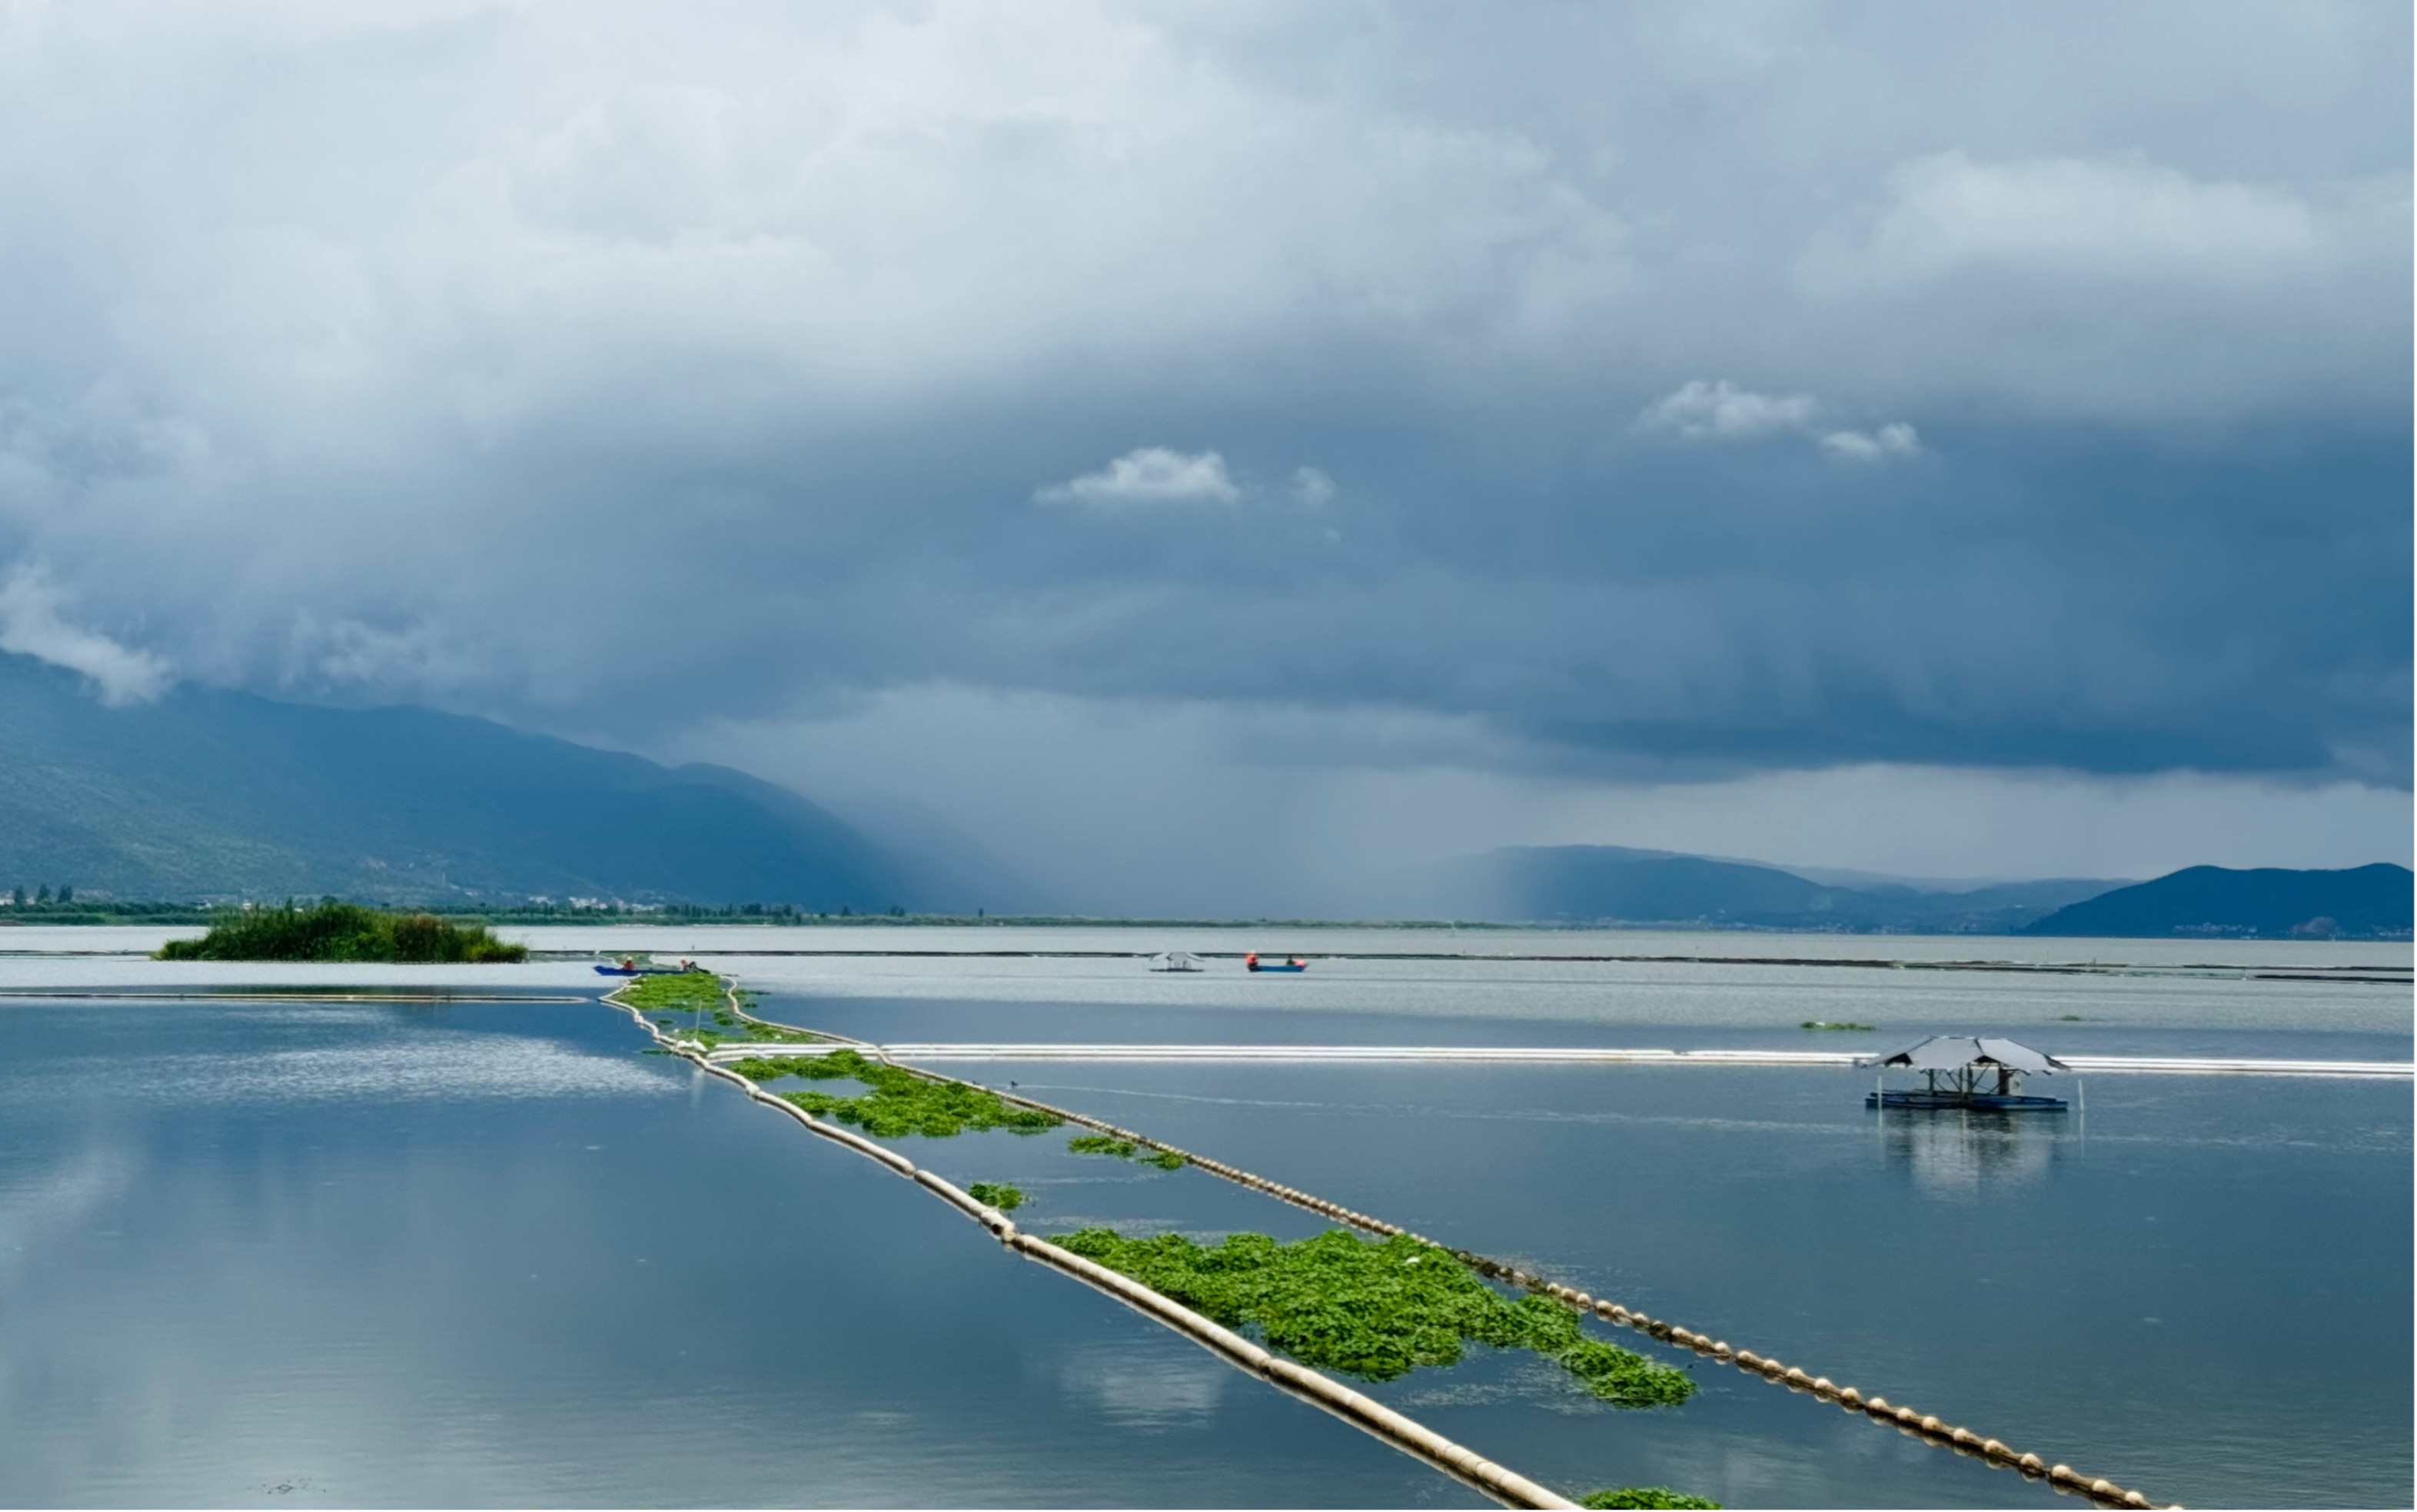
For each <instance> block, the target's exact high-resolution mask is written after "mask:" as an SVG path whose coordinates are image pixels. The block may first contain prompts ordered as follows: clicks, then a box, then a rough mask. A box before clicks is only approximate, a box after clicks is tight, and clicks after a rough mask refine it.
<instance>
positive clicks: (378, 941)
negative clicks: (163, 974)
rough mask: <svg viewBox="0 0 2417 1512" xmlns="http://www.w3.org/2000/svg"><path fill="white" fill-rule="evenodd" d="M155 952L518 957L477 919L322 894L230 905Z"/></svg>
mask: <svg viewBox="0 0 2417 1512" xmlns="http://www.w3.org/2000/svg"><path fill="white" fill-rule="evenodd" d="M159 959H160V960H346V961H350V960H400V961H511V960H527V959H528V947H527V946H525V945H508V944H506V943H505V942H503V941H501V940H498V939H496V938H495V937H494V935H493V934H491V933H489V932H488V931H487V930H486V929H485V927H484V926H481V925H475V924H448V923H447V922H446V921H445V920H443V919H441V918H438V917H437V916H436V915H433V914H394V913H388V911H386V910H385V909H379V908H366V907H363V906H362V905H361V904H359V903H340V902H338V901H336V900H334V899H332V898H330V899H327V900H323V901H321V902H319V903H316V904H314V905H312V907H309V908H297V907H296V906H295V905H293V904H291V903H287V904H285V905H284V906H282V907H279V908H252V909H238V910H230V911H228V912H226V913H223V914H220V915H216V916H215V917H214V918H213V919H212V921H211V924H210V930H209V932H208V933H207V934H205V935H203V936H202V937H201V938H200V939H198V940H171V941H169V942H168V943H167V944H166V945H161V946H160V951H159Z"/></svg>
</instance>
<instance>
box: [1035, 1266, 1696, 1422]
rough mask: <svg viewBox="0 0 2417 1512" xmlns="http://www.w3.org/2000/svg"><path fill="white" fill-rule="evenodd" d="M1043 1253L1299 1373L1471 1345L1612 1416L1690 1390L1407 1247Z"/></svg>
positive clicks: (1630, 1354)
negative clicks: (1287, 1358)
mask: <svg viewBox="0 0 2417 1512" xmlns="http://www.w3.org/2000/svg"><path fill="white" fill-rule="evenodd" d="M1050 1242H1051V1243H1053V1244H1056V1245H1058V1246H1060V1247H1063V1248H1066V1249H1068V1250H1071V1251H1072V1252H1073V1253H1075V1254H1077V1255H1081V1256H1082V1257H1083V1258H1085V1259H1086V1260H1090V1261H1095V1262H1097V1263H1100V1264H1102V1265H1105V1266H1107V1267H1108V1268H1109V1269H1110V1270H1113V1271H1117V1272H1120V1273H1122V1274H1123V1275H1126V1276H1130V1277H1132V1278H1133V1279H1134V1280H1136V1281H1139V1282H1141V1283H1142V1284H1143V1285H1144V1286H1147V1287H1148V1288H1150V1289H1151V1290H1153V1291H1155V1292H1158V1293H1162V1294H1163V1295H1165V1296H1169V1297H1172V1298H1174V1299H1175V1300H1176V1301H1178V1302H1180V1303H1182V1304H1183V1305H1184V1306H1186V1307H1188V1308H1193V1310H1195V1311H1198V1312H1201V1313H1205V1314H1207V1315H1208V1317H1210V1318H1213V1319H1215V1320H1216V1321H1217V1322H1219V1323H1224V1325H1225V1326H1226V1327H1228V1328H1234V1329H1255V1330H1256V1331H1257V1333H1258V1334H1259V1336H1260V1337H1261V1338H1262V1339H1264V1341H1265V1342H1266V1344H1267V1346H1268V1347H1269V1349H1275V1350H1281V1351H1283V1352H1284V1353H1286V1354H1289V1355H1291V1356H1292V1357H1293V1358H1294V1359H1297V1360H1299V1361H1300V1362H1301V1363H1302V1364H1304V1365H1309V1366H1315V1367H1317V1368H1321V1369H1330V1370H1335V1371H1339V1372H1341V1373H1343V1374H1345V1375H1353V1376H1358V1377H1360V1378H1361V1379H1363V1380H1368V1381H1391V1380H1394V1379H1396V1378H1398V1377H1400V1376H1404V1375H1407V1374H1408V1373H1409V1372H1410V1371H1412V1370H1414V1369H1416V1368H1419V1367H1420V1366H1450V1365H1456V1364H1458V1363H1459V1362H1460V1358H1461V1354H1462V1351H1463V1347H1464V1345H1465V1343H1466V1342H1467V1341H1468V1340H1475V1341H1476V1342H1478V1343H1481V1344H1491V1345H1493V1346H1494V1347H1496V1348H1497V1349H1525V1350H1533V1351H1534V1352H1535V1353H1539V1354H1542V1355H1543V1356H1544V1357H1545V1358H1546V1359H1549V1360H1552V1361H1554V1362H1555V1363H1557V1364H1558V1365H1559V1366H1560V1367H1561V1368H1563V1369H1565V1370H1567V1371H1569V1372H1570V1374H1572V1375H1573V1376H1575V1377H1577V1378H1578V1380H1580V1381H1581V1382H1583V1383H1585V1384H1586V1386H1587V1389H1588V1390H1589V1391H1591V1392H1593V1393H1594V1394H1595V1395H1596V1396H1598V1397H1600V1398H1602V1399H1604V1400H1605V1401H1607V1402H1611V1403H1613V1404H1614V1405H1616V1406H1620V1407H1665V1406H1671V1405H1675V1404H1676V1403H1679V1402H1682V1401H1685V1400H1686V1399H1688V1398H1689V1397H1690V1396H1692V1395H1694V1393H1695V1378H1694V1377H1693V1376H1690V1375H1689V1374H1687V1372H1685V1371H1684V1370H1681V1369H1679V1368H1675V1367H1672V1366H1668V1365H1663V1364H1661V1363H1659V1362H1657V1361H1654V1360H1650V1359H1648V1358H1646V1357H1645V1356H1644V1355H1642V1354H1639V1353H1636V1352H1635V1351H1634V1350H1627V1349H1622V1348H1620V1347H1619V1345H1617V1344H1612V1343H1607V1342H1605V1341H1604V1340H1603V1339H1600V1338H1592V1337H1591V1336H1589V1335H1588V1334H1587V1333H1585V1332H1584V1331H1583V1330H1581V1329H1580V1328H1579V1327H1578V1320H1577V1314H1576V1313H1575V1312H1573V1311H1572V1310H1571V1309H1570V1308H1568V1307H1567V1306H1566V1305H1564V1304H1562V1303H1560V1302H1557V1301H1555V1300H1553V1299H1552V1298H1550V1297H1543V1296H1524V1297H1520V1298H1517V1299H1515V1300H1513V1299H1511V1298H1508V1297H1505V1296H1503V1295H1502V1294H1501V1293H1498V1292H1497V1291H1495V1290H1494V1288H1492V1287H1491V1286H1488V1285H1487V1284H1486V1283H1485V1282H1484V1281H1483V1280H1482V1279H1480V1278H1478V1277H1476V1276H1475V1275H1473V1274H1471V1273H1470V1272H1469V1271H1468V1270H1467V1268H1466V1267H1464V1266H1463V1265H1461V1264H1460V1263H1458V1262H1457V1261H1455V1260H1454V1259H1453V1258H1452V1256H1451V1255H1449V1254H1447V1253H1445V1252H1444V1251H1443V1250H1440V1249H1437V1248H1435V1247H1432V1246H1428V1245H1422V1244H1420V1243H1419V1242H1418V1241H1416V1240H1414V1239H1408V1238H1402V1237H1395V1238H1391V1239H1386V1240H1383V1241H1380V1242H1374V1243H1372V1242H1369V1241H1366V1240H1362V1239H1361V1238H1360V1237H1358V1236H1357V1235H1355V1234H1353V1233H1351V1232H1348V1231H1346V1230H1343V1229H1331V1230H1329V1231H1328V1232H1325V1233H1321V1234H1318V1235H1316V1236H1315V1237H1313V1238H1308V1239H1302V1240H1299V1241H1297V1242H1295V1243H1292V1244H1288V1245H1287V1244H1278V1243H1277V1242H1276V1241H1275V1240H1274V1239H1272V1238H1270V1237H1269V1236H1268V1235H1266V1234H1264V1233H1237V1234H1229V1235H1227V1236H1226V1238H1225V1240H1224V1242H1223V1243H1222V1244H1219V1245H1217V1246H1216V1247H1214V1248H1210V1247H1205V1246H1202V1245H1198V1244H1194V1243H1193V1241H1191V1240H1189V1239H1186V1238H1184V1237H1183V1236H1182V1235H1180V1234H1172V1233H1167V1234H1157V1235H1154V1236H1151V1237H1148V1238H1127V1237H1126V1236H1125V1235H1123V1234H1120V1233H1117V1232H1114V1231H1112V1230H1108V1229H1084V1230H1082V1231H1080V1232H1075V1233H1069V1234H1064V1235H1061V1236H1058V1237H1056V1238H1054V1239H1052V1240H1051V1241H1050Z"/></svg>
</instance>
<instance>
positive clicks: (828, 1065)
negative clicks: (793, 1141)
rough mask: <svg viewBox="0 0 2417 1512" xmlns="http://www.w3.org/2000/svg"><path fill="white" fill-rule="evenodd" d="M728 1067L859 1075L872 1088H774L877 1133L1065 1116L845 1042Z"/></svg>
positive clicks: (759, 1074) (836, 1077)
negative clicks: (923, 1073)
mask: <svg viewBox="0 0 2417 1512" xmlns="http://www.w3.org/2000/svg"><path fill="white" fill-rule="evenodd" d="M731 1069H732V1070H734V1071H736V1072H737V1073H738V1074H739V1075H740V1076H743V1077H745V1078H747V1079H748V1080H749V1081H779V1080H780V1079H781V1078H783V1077H791V1076H796V1077H804V1078H806V1079H807V1080H808V1081H842V1080H845V1081H860V1082H862V1083H864V1085H865V1086H867V1087H869V1088H871V1089H872V1090H871V1091H870V1092H868V1093H866V1094H865V1095H864V1096H860V1097H837V1096H831V1095H830V1094H829V1093H827V1092H784V1093H782V1094H780V1095H779V1096H781V1097H782V1098H783V1100H785V1101H788V1102H791V1103H795V1104H796V1105H797V1106H798V1107H799V1108H802V1109H804V1110H805V1111H808V1112H810V1113H813V1114H815V1115H817V1116H819V1117H825V1118H833V1119H837V1120H838V1121H839V1122H841V1123H843V1124H853V1125H855V1126H857V1127H859V1128H861V1129H862V1130H864V1132H866V1133H867V1134H871V1135H873V1136H874V1137H875V1138H878V1139H896V1138H899V1137H900V1136H903V1135H907V1134H920V1135H923V1136H924V1137H926V1138H928V1139H935V1140H944V1139H949V1138H950V1137H952V1136H954V1135H958V1134H962V1133H964V1132H965V1130H967V1129H969V1128H1003V1129H1006V1130H1007V1131H1008V1132H1009V1133H1011V1134H1041V1133H1046V1132H1047V1131H1048V1130H1050V1129H1053V1128H1056V1127H1057V1126H1059V1125H1061V1124H1063V1123H1065V1122H1066V1121H1065V1120H1064V1119H1062V1118H1060V1117H1058V1116H1057V1115H1056V1114H1055V1113H1044V1112H1041V1111H1040V1110H1038V1109H1034V1108H1018V1107H1015V1106H1013V1105H1012V1104H1011V1103H1009V1102H1008V1101H1007V1100H1006V1099H1005V1098H1003V1097H1001V1096H999V1095H998V1094H997V1093H996V1092H993V1091H991V1090H989V1089H988V1088H986V1087H974V1086H967V1085H965V1083H964V1082H962V1081H932V1080H930V1079H928V1078H925V1077H920V1076H917V1075H916V1074H915V1073H913V1072H912V1071H905V1070H901V1069H900V1068H899V1067H897V1066H884V1065H882V1064H881V1063H880V1062H878V1061H872V1060H867V1059H866V1058H865V1057H864V1056H862V1055H860V1054H859V1053H857V1052H856V1051H852V1050H841V1051H832V1052H831V1053H829V1054H828V1055H778V1056H763V1055H754V1056H750V1057H748V1058H747V1059H746V1060H743V1061H739V1062H737V1064H736V1065H734V1066H731Z"/></svg>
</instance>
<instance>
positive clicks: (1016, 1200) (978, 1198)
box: [965, 1181, 1024, 1213]
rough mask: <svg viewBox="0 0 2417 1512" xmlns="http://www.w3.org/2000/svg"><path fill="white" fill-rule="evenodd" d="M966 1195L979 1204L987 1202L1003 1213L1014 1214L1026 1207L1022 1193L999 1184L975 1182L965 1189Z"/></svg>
mask: <svg viewBox="0 0 2417 1512" xmlns="http://www.w3.org/2000/svg"><path fill="white" fill-rule="evenodd" d="M965 1195H966V1196H968V1197H971V1198H972V1199H973V1200H974V1201H975V1202H986V1203H988V1204H989V1205H991V1206H992V1207H995V1208H997V1209H998V1210H999V1211H1000V1212H1002V1213H1012V1212H1014V1211H1015V1210H1016V1209H1017V1208H1019V1207H1022V1206H1023V1205H1024V1193H1023V1192H1022V1191H1020V1190H1018V1189H1017V1188H1015V1187H1009V1186H1005V1185H1003V1184H1001V1183H998V1182H992V1181H978V1182H975V1183H974V1184H973V1185H972V1186H970V1187H966V1188H965Z"/></svg>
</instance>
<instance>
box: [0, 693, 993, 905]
mask: <svg viewBox="0 0 2417 1512" xmlns="http://www.w3.org/2000/svg"><path fill="white" fill-rule="evenodd" d="M42 884H66V885H71V886H74V887H76V888H77V889H79V890H80V891H84V892H102V893H111V894H115V895H116V896H119V897H128V898H159V899H195V898H235V897H248V898H275V897H289V896H293V897H309V896H317V895H321V894H329V893H333V894H339V895H342V896H345V897H353V898H362V899H371V900H380V901H388V902H414V903H438V902H448V901H449V902H478V901H480V900H496V899H513V900H519V899H528V898H539V897H543V898H554V899H564V900H568V899H572V898H583V897H592V898H600V899H619V900H630V901H646V900H691V901H706V902H737V901H745V900H762V901H783V902H789V903H793V904H795V905H797V906H798V907H800V908H805V909H810V910H813V911H816V912H834V913H835V912H837V911H839V910H840V909H842V908H847V909H852V910H855V911H859V912H877V911H881V910H885V909H889V908H891V907H902V908H907V909H921V908H929V907H934V906H950V904H951V903H953V901H954V900H951V899H949V898H946V897H943V896H939V895H938V893H937V892H936V891H935V885H934V878H933V876H932V875H931V874H930V872H929V871H928V869H923V868H918V867H916V866H913V865H911V864H909V863H907V862H906V861H904V859H902V857H901V855H900V854H898V853H897V852H896V851H894V850H892V849H891V848H889V847H887V846H884V845H882V844H880V843H878V842H876V841H874V839H871V838H869V837H868V836H866V835H865V834H864V833H862V832H861V831H859V830H858V829H857V828H855V827H854V826H852V825H850V824H846V823H844V821H842V820H841V819H839V818H838V817H837V816H836V815H834V814H832V813H831V812H829V811H828V809H823V808H822V807H820V806H819V805H816V804H814V803H812V802H810V801H808V800H807V799H805V798H802V797H799V796H798V794H794V793H791V792H789V791H788V790H787V789H785V788H781V787H776V786H774V785H773V784H771V783H769V782H764V781H760V780H758V779H755V778H752V777H749V776H748V775H746V774H745V773H743V772H737V771H733V770H731V769H729V768H727V767H720V766H708V765H701V764H697V765H686V766H677V767H665V766H662V765H660V764H656V763H654V762H650V761H647V760H646V759H644V758H642V757H638V756H632V755H629V754H627V753H624V752H619V751H608V750H599V749H596V748H592V747H587V746H581V745H575V744H573V743H571V742H570V741H566V740H556V739H552V738H549V737H546V736H542V735H531V734H524V733H520V732H517V731H514V730H510V729H508V728H506V727H505V726H503V725H500V724H495V723H494V722H492V721H489V720H485V719H477V718H466V717H464V716H460V715H451V714H440V713H436V712H433V711H432V710H428V709H416V708H387V709H338V708H322V707H314V706H312V705H307V704H299V703H281V702H278V701H275V700H271V699H264V698H259V697H255V696H253V695H251V694H248V693H238V692H228V691H222V690H215V689H208V688H191V687H185V688H177V689H175V690H174V691H172V692H170V693H169V694H168V695H166V696H165V697H163V698H161V699H160V700H159V701H158V702H156V703H145V704H139V705H135V706H132V707H127V708H110V707H106V706H104V705H103V704H101V703H99V702H96V701H95V700H94V699H93V698H92V697H90V696H89V695H88V694H87V693H86V692H85V691H84V688H83V687H82V683H81V679H79V678H78V677H77V676H76V675H75V674H74V673H68V672H64V671H62V670H60V669H58V668H55V667H53V666H50V665H48V664H46V663H43V662H40V661H37V660H35V659H34V658H30V657H23V656H16V655H5V654H0V887H5V886H9V885H23V886H24V887H26V889H27V890H28V891H32V890H33V889H34V888H35V887H37V886H38V885H42Z"/></svg>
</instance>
